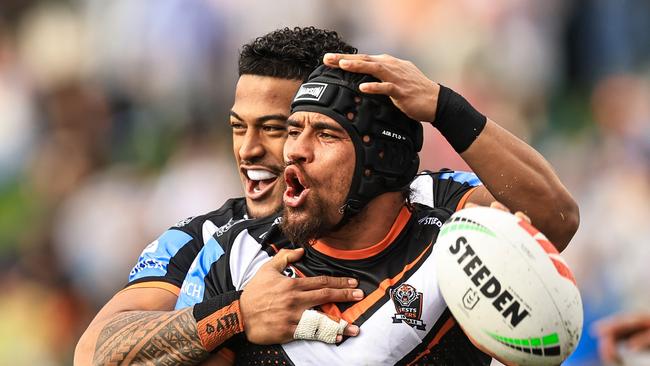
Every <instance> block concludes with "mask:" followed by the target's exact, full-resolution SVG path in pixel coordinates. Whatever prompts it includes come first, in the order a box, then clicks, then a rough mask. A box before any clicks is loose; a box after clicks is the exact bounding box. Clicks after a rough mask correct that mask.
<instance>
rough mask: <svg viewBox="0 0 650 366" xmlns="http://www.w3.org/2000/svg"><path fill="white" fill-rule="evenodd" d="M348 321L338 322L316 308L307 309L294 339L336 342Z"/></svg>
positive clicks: (294, 334)
mask: <svg viewBox="0 0 650 366" xmlns="http://www.w3.org/2000/svg"><path fill="white" fill-rule="evenodd" d="M347 325H348V322H346V321H345V320H343V319H341V320H339V321H338V322H336V321H334V320H332V319H330V318H329V317H328V316H327V315H325V314H323V313H319V312H318V311H316V310H305V311H304V312H303V313H302V316H301V317H300V321H299V322H298V326H297V327H296V331H295V332H294V333H293V339H306V340H314V341H321V342H325V343H336V336H337V335H340V334H343V330H344V329H345V327H346V326H347Z"/></svg>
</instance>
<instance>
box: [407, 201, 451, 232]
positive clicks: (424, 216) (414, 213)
mask: <svg viewBox="0 0 650 366" xmlns="http://www.w3.org/2000/svg"><path fill="white" fill-rule="evenodd" d="M412 206H413V208H412V209H411V220H412V221H414V222H417V223H418V225H421V226H428V225H434V226H437V227H438V228H440V227H441V226H442V224H444V223H445V221H447V220H448V219H449V217H450V216H451V215H452V214H453V213H454V212H453V211H452V210H450V209H448V208H446V207H431V206H427V205H423V204H421V203H413V204H412Z"/></svg>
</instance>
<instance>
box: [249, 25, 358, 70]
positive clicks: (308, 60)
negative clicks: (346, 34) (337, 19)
mask: <svg viewBox="0 0 650 366" xmlns="http://www.w3.org/2000/svg"><path fill="white" fill-rule="evenodd" d="M328 52H337V53H357V49H356V48H354V47H352V46H350V45H349V44H347V43H345V42H344V41H343V40H342V39H341V37H340V36H339V34H338V33H336V32H335V31H332V30H325V29H318V28H315V27H305V28H301V27H295V28H293V29H290V28H283V29H278V30H275V31H273V32H271V33H267V34H265V35H263V36H261V37H258V38H256V39H255V40H254V41H252V42H250V43H247V44H245V45H244V46H243V47H242V49H241V52H240V53H239V75H240V76H241V75H246V74H248V75H259V76H271V77H277V78H282V79H290V80H303V81H304V80H307V77H308V76H309V74H310V73H311V72H312V71H313V70H314V69H315V68H316V67H317V66H319V65H320V64H322V63H323V55H325V54H326V53H328Z"/></svg>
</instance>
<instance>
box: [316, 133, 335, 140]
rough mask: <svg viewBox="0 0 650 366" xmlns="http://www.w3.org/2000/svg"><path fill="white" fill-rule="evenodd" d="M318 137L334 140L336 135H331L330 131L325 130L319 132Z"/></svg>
mask: <svg viewBox="0 0 650 366" xmlns="http://www.w3.org/2000/svg"><path fill="white" fill-rule="evenodd" d="M318 137H320V138H321V139H323V140H334V139H336V138H338V137H336V136H334V135H332V134H330V133H327V132H321V133H319V134H318Z"/></svg>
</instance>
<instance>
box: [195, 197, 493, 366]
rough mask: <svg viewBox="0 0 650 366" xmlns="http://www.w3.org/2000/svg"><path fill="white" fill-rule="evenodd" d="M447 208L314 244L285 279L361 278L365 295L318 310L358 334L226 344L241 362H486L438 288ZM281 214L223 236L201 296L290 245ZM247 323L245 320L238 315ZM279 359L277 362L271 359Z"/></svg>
mask: <svg viewBox="0 0 650 366" xmlns="http://www.w3.org/2000/svg"><path fill="white" fill-rule="evenodd" d="M452 212H453V210H450V209H447V208H431V207H427V206H424V205H420V204H414V205H413V207H410V208H409V207H407V206H404V207H403V208H402V210H401V212H400V213H399V215H398V217H397V219H396V220H395V222H394V224H393V226H392V227H391V229H390V230H389V232H388V234H387V235H386V237H385V238H384V239H383V240H381V241H379V242H378V243H376V244H374V245H372V246H370V247H368V248H365V249H361V250H339V249H335V248H331V247H329V246H327V245H326V244H325V243H322V242H319V241H316V242H315V243H313V245H311V246H309V247H307V248H305V249H306V250H305V255H304V256H303V258H302V259H301V260H300V261H299V262H296V263H294V264H292V265H291V266H290V267H288V268H287V269H286V271H285V274H286V275H288V276H294V277H303V276H318V275H329V276H347V277H353V278H356V279H357V280H358V281H359V288H361V289H362V290H363V291H364V293H365V298H364V299H363V300H361V301H359V302H352V303H337V304H327V305H325V306H322V307H320V309H319V310H321V311H323V312H326V313H328V314H330V315H332V316H333V317H340V318H343V319H345V320H346V321H348V322H350V323H354V324H356V325H358V326H359V327H360V329H361V333H360V335H359V336H357V337H350V338H347V339H345V340H344V341H343V342H342V343H341V344H338V345H331V344H325V343H320V342H313V341H294V342H290V343H288V344H284V345H271V346H259V345H254V344H251V343H249V342H247V341H246V339H245V336H237V337H234V338H232V339H231V340H230V341H229V342H227V343H226V344H225V345H224V346H225V347H227V348H228V349H230V350H231V351H234V353H235V361H236V363H237V364H241V365H257V364H280V365H282V364H284V365H315V364H322V363H323V362H327V363H329V364H332V365H361V364H363V365H393V364H400V365H402V364H403V365H406V364H435V365H489V364H490V362H491V358H490V357H489V356H487V355H485V354H484V353H482V352H481V351H479V350H478V349H476V348H475V347H474V346H473V345H472V344H471V342H470V341H469V339H468V338H467V337H466V336H465V334H464V333H463V332H462V330H461V329H460V327H459V325H458V324H457V323H456V321H455V320H454V318H453V317H452V316H451V314H450V312H449V310H448V309H447V305H446V304H445V302H444V300H443V298H442V295H441V294H440V290H439V287H438V282H437V278H436V275H435V268H434V255H433V254H432V249H433V246H434V245H435V241H436V238H437V236H438V232H439V229H440V226H442V224H443V222H445V221H446V220H447V219H448V218H449V216H450V215H451V213H452ZM280 220H281V219H280V218H278V217H275V218H266V219H262V220H253V221H248V222H242V223H240V224H237V225H235V226H233V227H232V228H231V229H230V230H229V231H228V232H227V233H225V234H224V235H222V236H221V238H220V240H219V243H220V244H221V245H222V247H223V250H224V254H223V255H222V256H221V257H220V258H219V259H218V260H217V261H216V262H214V263H212V265H210V267H209V268H208V271H207V273H206V275H205V276H204V278H203V281H204V286H205V293H204V297H205V298H206V299H207V298H210V297H212V296H218V295H219V294H222V293H227V292H231V291H236V290H241V289H243V288H244V286H245V285H246V283H247V282H248V281H249V280H250V279H251V278H252V276H253V275H254V274H255V273H256V271H257V270H258V269H259V267H260V266H261V265H262V264H264V263H265V262H266V261H268V260H269V259H270V257H271V256H272V255H273V254H275V253H276V251H277V250H279V249H281V248H293V247H294V246H293V245H292V244H291V243H290V242H289V241H288V240H287V239H286V238H284V236H283V234H282V232H281V231H280V229H279V223H280ZM244 321H245V320H244ZM276 362H277V363H276Z"/></svg>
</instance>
